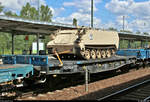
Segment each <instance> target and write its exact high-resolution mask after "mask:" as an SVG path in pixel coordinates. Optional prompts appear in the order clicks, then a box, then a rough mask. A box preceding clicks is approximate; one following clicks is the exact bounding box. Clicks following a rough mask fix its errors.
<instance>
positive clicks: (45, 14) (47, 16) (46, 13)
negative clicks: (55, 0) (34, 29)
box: [40, 5, 53, 22]
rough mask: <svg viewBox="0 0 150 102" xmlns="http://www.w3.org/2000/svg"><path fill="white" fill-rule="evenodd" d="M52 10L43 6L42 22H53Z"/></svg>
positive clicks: (41, 10) (41, 11)
mask: <svg viewBox="0 0 150 102" xmlns="http://www.w3.org/2000/svg"><path fill="white" fill-rule="evenodd" d="M52 16H53V15H52V10H51V9H50V8H49V7H48V5H47V6H44V5H41V9H40V20H41V21H47V22H51V21H52V20H51V18H52Z"/></svg>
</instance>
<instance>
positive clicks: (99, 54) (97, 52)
mask: <svg viewBox="0 0 150 102" xmlns="http://www.w3.org/2000/svg"><path fill="white" fill-rule="evenodd" d="M96 56H97V58H98V59H100V58H101V57H102V56H101V52H100V50H97V51H96Z"/></svg>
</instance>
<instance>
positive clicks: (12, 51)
mask: <svg viewBox="0 0 150 102" xmlns="http://www.w3.org/2000/svg"><path fill="white" fill-rule="evenodd" d="M11 53H12V55H14V34H12V50H11Z"/></svg>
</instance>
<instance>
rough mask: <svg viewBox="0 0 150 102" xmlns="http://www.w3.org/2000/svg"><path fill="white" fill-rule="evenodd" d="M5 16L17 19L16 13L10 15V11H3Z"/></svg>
mask: <svg viewBox="0 0 150 102" xmlns="http://www.w3.org/2000/svg"><path fill="white" fill-rule="evenodd" d="M4 13H5V15H6V16H12V17H17V16H18V15H17V14H16V13H12V12H11V11H5V12H4Z"/></svg>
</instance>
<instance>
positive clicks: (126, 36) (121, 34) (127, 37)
mask: <svg viewBox="0 0 150 102" xmlns="http://www.w3.org/2000/svg"><path fill="white" fill-rule="evenodd" d="M118 34H119V38H120V39H124V40H135V41H136V40H137V41H150V35H142V34H134V33H127V32H118Z"/></svg>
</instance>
